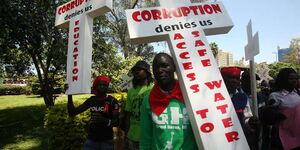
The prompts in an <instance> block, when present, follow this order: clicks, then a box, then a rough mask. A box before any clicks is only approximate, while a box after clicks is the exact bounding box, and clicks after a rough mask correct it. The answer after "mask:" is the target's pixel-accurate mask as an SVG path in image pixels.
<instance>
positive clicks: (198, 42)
mask: <svg viewBox="0 0 300 150" xmlns="http://www.w3.org/2000/svg"><path fill="white" fill-rule="evenodd" d="M199 46H205V45H204V43H203V42H202V41H201V40H197V41H196V43H195V47H199Z"/></svg>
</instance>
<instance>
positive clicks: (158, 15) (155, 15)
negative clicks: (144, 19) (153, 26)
mask: <svg viewBox="0 0 300 150" xmlns="http://www.w3.org/2000/svg"><path fill="white" fill-rule="evenodd" d="M151 13H152V17H153V19H154V20H158V19H162V18H161V12H160V11H159V10H156V9H154V10H151Z"/></svg>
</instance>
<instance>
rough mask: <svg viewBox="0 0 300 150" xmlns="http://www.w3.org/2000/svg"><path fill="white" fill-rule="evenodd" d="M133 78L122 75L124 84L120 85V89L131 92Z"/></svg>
mask: <svg viewBox="0 0 300 150" xmlns="http://www.w3.org/2000/svg"><path fill="white" fill-rule="evenodd" d="M132 79H133V77H129V76H128V75H127V74H122V80H123V83H122V84H121V85H119V88H120V89H121V90H122V91H123V90H125V89H127V90H129V89H130V88H132V87H133V85H132Z"/></svg>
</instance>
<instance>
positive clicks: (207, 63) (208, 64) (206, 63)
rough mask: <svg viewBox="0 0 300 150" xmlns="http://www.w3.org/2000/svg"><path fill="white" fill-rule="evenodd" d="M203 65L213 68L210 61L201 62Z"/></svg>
mask: <svg viewBox="0 0 300 150" xmlns="http://www.w3.org/2000/svg"><path fill="white" fill-rule="evenodd" d="M201 63H202V65H203V66H204V67H208V66H211V63H210V59H204V60H201Z"/></svg>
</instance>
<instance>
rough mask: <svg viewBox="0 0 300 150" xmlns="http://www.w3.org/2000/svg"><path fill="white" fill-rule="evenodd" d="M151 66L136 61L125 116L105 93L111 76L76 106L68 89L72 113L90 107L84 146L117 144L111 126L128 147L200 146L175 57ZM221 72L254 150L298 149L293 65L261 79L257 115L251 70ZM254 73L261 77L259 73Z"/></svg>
mask: <svg viewBox="0 0 300 150" xmlns="http://www.w3.org/2000/svg"><path fill="white" fill-rule="evenodd" d="M152 70H153V72H152V73H151V71H150V65H149V64H148V63H147V62H145V61H138V62H137V63H136V64H135V65H134V66H133V67H132V68H131V73H132V75H133V81H132V82H133V87H132V88H131V89H129V90H128V96H127V100H126V101H125V107H124V111H122V113H123V115H122V116H123V117H122V118H120V117H119V113H120V112H119V105H118V102H117V100H116V99H115V98H113V97H112V96H109V95H107V89H108V87H109V84H110V79H109V77H107V76H98V77H97V78H96V79H95V81H94V83H93V87H92V94H94V96H91V97H90V98H88V99H87V100H86V101H85V102H84V103H83V104H81V105H80V106H78V107H74V105H73V100H72V95H68V112H69V115H70V116H75V115H77V114H79V113H81V112H83V111H85V110H87V109H89V110H90V111H91V119H90V124H89V130H88V139H87V141H86V142H85V144H84V149H85V150H112V149H114V142H113V127H118V128H119V130H122V131H123V132H124V133H125V134H124V135H125V138H124V139H123V140H124V143H125V144H124V147H123V149H126V150H138V149H141V150H162V149H168V150H170V149H172V150H173V149H174V150H181V149H182V150H196V149H198V148H197V144H196V140H195V137H194V134H193V131H192V128H191V123H190V121H189V116H188V114H187V110H186V107H185V103H184V99H183V96H182V93H181V89H180V85H179V81H178V80H177V79H176V78H175V76H174V74H175V71H176V67H175V64H174V61H173V58H172V57H171V56H170V55H168V54H166V53H159V54H157V55H156V56H155V58H154V60H153V63H152ZM220 72H221V75H222V77H223V80H224V83H225V85H226V88H227V90H228V93H229V95H230V97H231V101H232V104H233V106H234V108H235V111H236V114H237V116H238V119H239V121H240V124H241V126H242V129H243V132H244V134H245V137H246V140H247V142H248V145H249V147H250V149H251V150H257V149H263V150H276V149H278V150H279V149H284V150H300V128H299V126H300V104H299V103H300V90H299V82H298V80H299V77H298V75H297V73H296V71H295V70H293V69H292V68H284V69H281V70H280V72H279V73H278V75H277V77H276V79H275V80H271V81H269V82H267V81H262V82H261V84H260V86H259V87H258V89H259V92H258V93H257V98H258V104H257V105H258V106H259V115H258V116H255V115H253V112H252V111H253V110H252V109H251V105H250V104H251V103H253V102H252V96H251V87H250V73H249V71H248V70H246V71H243V70H241V69H239V68H236V67H226V68H222V69H221V70H220ZM152 75H153V76H154V79H153V77H152ZM256 79H257V80H260V78H259V77H258V76H257V77H256ZM66 88H67V86H66ZM173 110H176V111H173ZM170 117H172V118H170ZM171 121H172V122H171ZM165 125H168V126H176V128H175V127H174V128H165ZM141 133H142V134H141ZM259 147H260V148H259Z"/></svg>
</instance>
